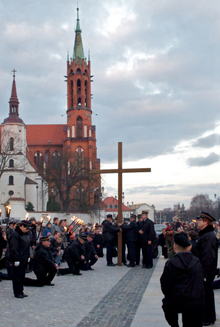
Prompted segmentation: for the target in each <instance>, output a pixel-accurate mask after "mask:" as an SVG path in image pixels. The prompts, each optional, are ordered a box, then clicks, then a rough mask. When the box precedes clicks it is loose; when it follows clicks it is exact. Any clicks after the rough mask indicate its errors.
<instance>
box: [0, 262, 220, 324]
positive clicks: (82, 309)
mask: <svg viewBox="0 0 220 327" xmlns="http://www.w3.org/2000/svg"><path fill="white" fill-rule="evenodd" d="M164 263H165V260H164V259H163V258H162V257H159V259H156V260H154V269H149V270H147V269H142V268H141V267H140V266H138V267H135V268H127V267H126V266H122V267H118V266H116V267H107V266H106V261H105V259H104V258H100V259H99V260H98V262H97V263H96V265H95V266H94V268H95V270H94V271H83V272H82V274H83V275H82V276H73V275H65V276H59V277H58V276H56V277H55V279H54V283H55V284H56V285H55V286H54V287H48V286H44V287H43V288H34V287H26V288H25V292H26V293H27V294H29V297H28V298H24V299H16V298H14V296H13V293H12V285H11V281H2V282H1V283H0V308H1V314H0V327H3V326H4V327H9V326H10V327H15V326H19V327H25V326H31V327H38V326H39V325H42V324H43V325H45V326H55V327H58V326H59V327H66V326H69V325H71V327H96V326H97V327H110V326H112V327H119V326H120V327H122V326H124V327H129V326H131V327H142V326H149V327H154V326H157V327H167V326H169V325H168V324H167V323H166V321H165V319H164V315H163V311H162V309H161V300H162V293H161V291H160V283H159V279H160V276H161V274H162V271H163V267H164ZM62 267H65V264H62ZM2 272H3V271H2ZM27 276H28V277H31V278H35V277H34V274H33V273H31V274H28V275H27ZM215 299H216V312H217V316H218V317H220V290H216V291H215ZM180 326H181V324H180ZM215 326H218V327H220V321H219V319H218V320H217V323H216V324H215Z"/></svg>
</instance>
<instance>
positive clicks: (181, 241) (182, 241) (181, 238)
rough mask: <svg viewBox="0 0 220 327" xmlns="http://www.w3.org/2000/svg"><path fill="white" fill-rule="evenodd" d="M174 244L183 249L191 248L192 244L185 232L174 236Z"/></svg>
mask: <svg viewBox="0 0 220 327" xmlns="http://www.w3.org/2000/svg"><path fill="white" fill-rule="evenodd" d="M174 242H175V243H176V244H177V245H179V246H181V247H182V248H187V246H190V242H189V239H188V236H187V234H186V233H184V232H181V233H178V234H175V235H174Z"/></svg>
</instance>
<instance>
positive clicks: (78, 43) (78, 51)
mask: <svg viewBox="0 0 220 327" xmlns="http://www.w3.org/2000/svg"><path fill="white" fill-rule="evenodd" d="M75 33H76V35H75V44H74V48H73V58H75V59H76V62H78V61H79V60H80V61H81V60H82V59H83V58H84V52H83V44H82V36H81V33H82V31H81V29H80V23H79V8H78V7H77V20H76V30H75Z"/></svg>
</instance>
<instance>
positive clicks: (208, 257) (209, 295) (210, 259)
mask: <svg viewBox="0 0 220 327" xmlns="http://www.w3.org/2000/svg"><path fill="white" fill-rule="evenodd" d="M197 219H198V229H199V230H200V231H199V237H198V239H197V240H196V242H195V245H194V247H193V249H192V251H193V254H194V255H195V256H196V257H198V258H199V260H200V261H201V264H202V267H203V270H204V276H205V281H204V287H205V311H204V319H203V326H209V325H212V324H214V323H215V320H216V313H215V298H214V292H213V289H212V286H211V284H212V282H213V280H214V278H215V273H216V269H217V260H218V240H217V237H216V235H215V233H214V228H213V226H212V223H213V221H215V218H213V217H212V216H211V215H210V214H209V213H208V212H205V211H201V213H200V216H199V217H197Z"/></svg>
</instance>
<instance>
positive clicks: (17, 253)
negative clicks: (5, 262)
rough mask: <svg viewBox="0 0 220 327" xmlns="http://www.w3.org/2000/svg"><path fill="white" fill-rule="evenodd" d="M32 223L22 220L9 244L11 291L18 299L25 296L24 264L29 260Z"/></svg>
mask: <svg viewBox="0 0 220 327" xmlns="http://www.w3.org/2000/svg"><path fill="white" fill-rule="evenodd" d="M31 226H32V223H31V222H30V221H27V220H22V221H21V222H20V223H19V225H18V226H17V227H16V228H15V232H14V233H12V235H11V241H10V244H9V252H10V258H11V261H12V263H13V277H12V284H13V291H14V296H15V297H16V298H18V299H23V298H24V297H27V294H24V279H25V266H26V264H27V263H28V261H29V248H30V236H29V234H28V232H29V230H30V228H31Z"/></svg>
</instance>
